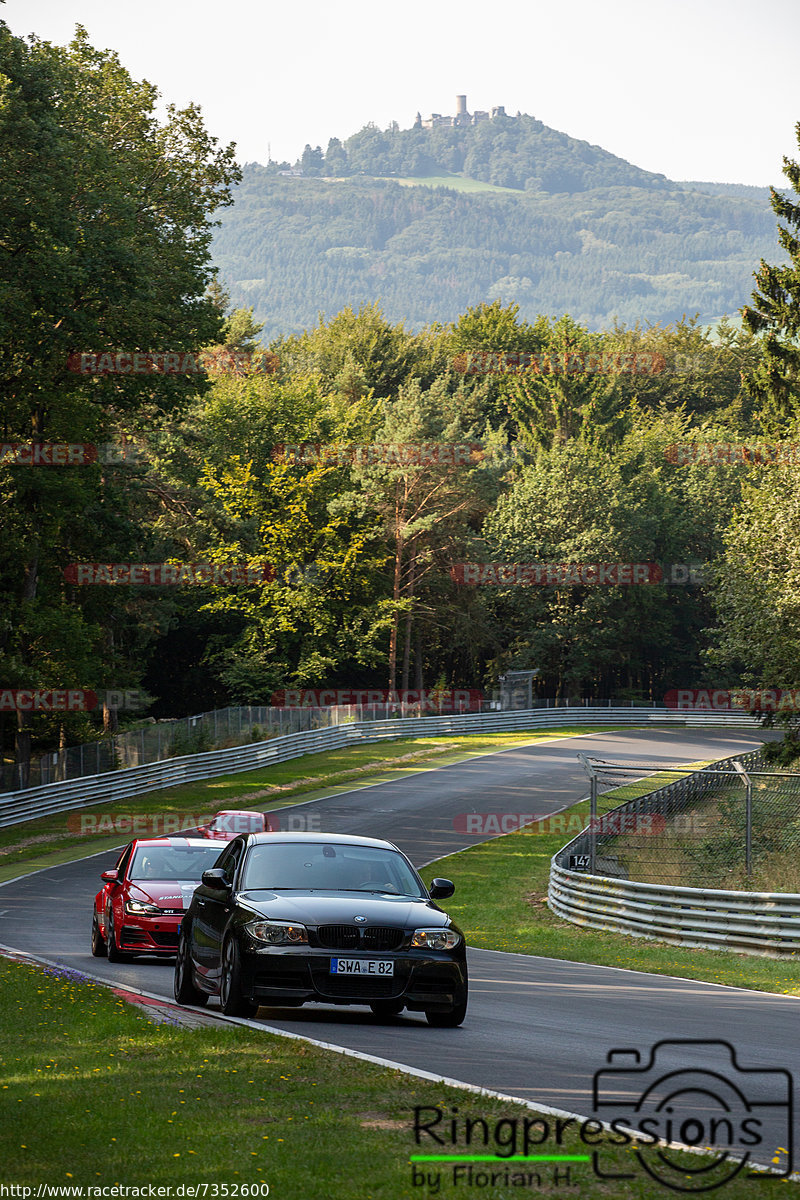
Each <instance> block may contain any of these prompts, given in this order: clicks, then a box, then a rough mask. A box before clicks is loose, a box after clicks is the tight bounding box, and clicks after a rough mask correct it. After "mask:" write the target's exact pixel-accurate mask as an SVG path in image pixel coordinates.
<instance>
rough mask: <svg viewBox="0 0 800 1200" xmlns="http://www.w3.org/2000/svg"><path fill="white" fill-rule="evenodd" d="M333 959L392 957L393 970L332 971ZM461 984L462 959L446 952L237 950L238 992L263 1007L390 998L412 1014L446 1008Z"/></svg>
mask: <svg viewBox="0 0 800 1200" xmlns="http://www.w3.org/2000/svg"><path fill="white" fill-rule="evenodd" d="M338 957H346V958H361V959H384V960H385V959H391V960H392V961H393V963H394V974H393V975H389V976H380V975H336V974H333V975H332V974H331V971H330V965H331V959H332V958H338ZM466 987H467V967H466V960H465V958H464V957H463V956H458V955H456V954H451V953H448V952H447V951H440V952H431V951H425V950H416V951H403V952H402V953H396V952H395V953H391V952H381V951H376V952H373V953H369V954H365V953H363V952H353V951H339V952H337V951H331V950H316V949H309V948H308V947H302V948H300V947H285V946H280V947H269V948H267V949H264V950H262V949H259V950H258V951H253V950H248V949H244V950H243V952H242V990H243V992H244V993H245V995H246V996H248V997H249V998H250V999H252V1000H257V1001H258V1002H259V1003H260V1004H264V1005H274V1006H280V1005H281V1004H282V1003H290V1004H298V1003H305V1002H307V1001H317V1002H318V1003H321V1004H370V1003H371V1002H372V1001H374V1000H393V1001H397V1002H398V1003H399V1002H402V1004H403V1005H404V1006H405V1007H406V1008H409V1009H411V1010H413V1011H417V1012H423V1011H427V1010H429V1009H430V1010H433V1011H436V1010H441V1011H442V1012H446V1011H449V1010H450V1009H451V1008H453V1007H454V1005H456V1004H458V1003H460V1002H461V1001H462V1000H463V998H464V996H465V993H466Z"/></svg>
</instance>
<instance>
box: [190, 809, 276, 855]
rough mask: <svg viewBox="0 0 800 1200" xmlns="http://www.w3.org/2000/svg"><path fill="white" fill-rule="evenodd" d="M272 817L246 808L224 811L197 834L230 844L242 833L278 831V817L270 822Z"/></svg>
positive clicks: (201, 827)
mask: <svg viewBox="0 0 800 1200" xmlns="http://www.w3.org/2000/svg"><path fill="white" fill-rule="evenodd" d="M270 815H271V814H269V813H262V812H250V811H248V810H247V809H245V808H229V809H223V811H222V812H218V813H217V815H216V816H215V817H214V819H213V820H212V822H211V824H210V825H201V826H200V828H199V829H198V831H197V832H198V833H201V834H202V835H203V837H206V838H213V839H214V840H215V841H217V842H230V841H232V840H233V838H235V837H238V835H239V834H240V833H268V832H269V831H271V830H272V829H277V828H278V825H277V817H275V816H273V817H272V821H270ZM221 853H222V849H221V848H220V854H221Z"/></svg>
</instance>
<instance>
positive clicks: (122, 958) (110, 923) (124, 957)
mask: <svg viewBox="0 0 800 1200" xmlns="http://www.w3.org/2000/svg"><path fill="white" fill-rule="evenodd" d="M106 958H107V959H108V961H109V962H112V963H122V962H130V960H131V956H130V954H124V953H123V952H122V950H120V948H119V946H118V945H117V931H116V929H115V928H114V910H113V909H111V908H110V909H109V910H108V913H107V915H106Z"/></svg>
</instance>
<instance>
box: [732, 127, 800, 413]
mask: <svg viewBox="0 0 800 1200" xmlns="http://www.w3.org/2000/svg"><path fill="white" fill-rule="evenodd" d="M795 130H796V133H797V140H798V145H800V122H798V124H797V125H796V126H795ZM783 173H784V175H785V176H786V177H787V179H788V180H789V182H790V183H791V185H792V188H793V189H794V192H795V194H796V195H798V196H800V164H798V163H796V162H795V161H794V160H793V159H790V158H786V157H784V160H783ZM770 190H771V192H772V197H771V200H770V203H771V205H772V210H773V212H774V213H775V215H776V216H777V217H778V219H779V221H785V222H786V224H785V225H782V224H779V225H778V241H779V242H780V244H781V246H782V247H783V248H784V250H785V251H786V253H787V255H788V256H789V259H790V262H789V263H787V264H784V265H783V266H770V265H769V264H768V263H766V262H765V261H764V259H763V258H762V260H761V266H760V267H759V269H758V271H757V272H756V275H755V279H756V284H757V286H758V289H759V290H758V291H755V292H753V300H754V307H752V308H750V307H745V308H744V309H743V310H742V315H743V320H744V324H745V326H746V327H747V328H748V329H749V330H750V331H751V332H752V333H755V334H761V335H763V341H762V348H763V358H762V361H761V363H760V364H759V366H758V368H757V369H756V371H755V372H754V374H753V376H752V378H751V379H750V380H749V381H748V388H747V390H748V392H749V393H750V395H751V396H752V397H753V399H754V400H756V401H759V402H761V403H762V404H763V405H764V408H765V412H766V415H767V416H768V418H769V417H772V418H773V419H775V418H777V419H778V420H786V419H790V418H791V417H793V416H796V415H797V413H798V412H799V411H800V345H799V344H798V334H800V240H798V231H800V205H798V204H795V203H793V201H792V200H790V199H788V198H787V197H786V196H782V195H781V194H780V193H779V192H776V191H775V188H771V189H770Z"/></svg>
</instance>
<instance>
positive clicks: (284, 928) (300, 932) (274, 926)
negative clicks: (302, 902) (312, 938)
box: [245, 921, 308, 946]
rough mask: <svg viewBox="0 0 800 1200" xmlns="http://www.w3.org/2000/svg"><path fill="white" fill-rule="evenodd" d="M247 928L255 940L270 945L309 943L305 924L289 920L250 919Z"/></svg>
mask: <svg viewBox="0 0 800 1200" xmlns="http://www.w3.org/2000/svg"><path fill="white" fill-rule="evenodd" d="M245 929H246V930H247V932H248V933H249V934H250V937H251V938H253V939H254V940H255V941H257V942H266V943H267V944H268V945H270V946H299V945H303V944H304V945H308V933H307V932H306V927H305V925H297V924H295V923H292V922H289V921H248V922H247V924H246V925H245Z"/></svg>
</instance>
